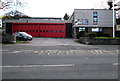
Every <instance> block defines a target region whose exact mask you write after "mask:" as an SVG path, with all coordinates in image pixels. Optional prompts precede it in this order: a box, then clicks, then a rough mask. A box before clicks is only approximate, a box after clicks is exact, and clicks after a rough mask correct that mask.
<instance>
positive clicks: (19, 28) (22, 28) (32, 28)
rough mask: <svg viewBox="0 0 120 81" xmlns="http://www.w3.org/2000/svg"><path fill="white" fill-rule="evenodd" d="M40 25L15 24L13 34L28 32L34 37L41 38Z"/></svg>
mask: <svg viewBox="0 0 120 81" xmlns="http://www.w3.org/2000/svg"><path fill="white" fill-rule="evenodd" d="M38 30H39V25H38V24H34V23H29V24H28V23H13V26H12V33H14V32H26V33H28V34H30V35H32V36H33V37H38V36H39V31H38Z"/></svg>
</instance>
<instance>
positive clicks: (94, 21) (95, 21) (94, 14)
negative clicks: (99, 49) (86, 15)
mask: <svg viewBox="0 0 120 81" xmlns="http://www.w3.org/2000/svg"><path fill="white" fill-rule="evenodd" d="M93 24H94V25H97V24H98V13H97V12H93Z"/></svg>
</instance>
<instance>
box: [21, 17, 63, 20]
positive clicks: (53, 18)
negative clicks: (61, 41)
mask: <svg viewBox="0 0 120 81" xmlns="http://www.w3.org/2000/svg"><path fill="white" fill-rule="evenodd" d="M20 19H47V20H61V19H62V18H55V17H31V18H20Z"/></svg>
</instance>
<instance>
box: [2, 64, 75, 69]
mask: <svg viewBox="0 0 120 81" xmlns="http://www.w3.org/2000/svg"><path fill="white" fill-rule="evenodd" d="M73 66H74V64H56V65H13V66H0V67H3V68H27V67H28V68H32V67H33V68H34V67H73Z"/></svg>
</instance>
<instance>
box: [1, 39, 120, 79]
mask: <svg viewBox="0 0 120 81" xmlns="http://www.w3.org/2000/svg"><path fill="white" fill-rule="evenodd" d="M1 51H2V66H1V67H2V71H3V72H2V75H3V76H2V78H3V79H118V64H119V63H118V55H119V51H120V50H119V46H118V45H85V44H81V43H79V41H78V40H77V39H66V38H34V39H33V40H32V41H31V42H27V43H22V44H3V45H2V50H1Z"/></svg>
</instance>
